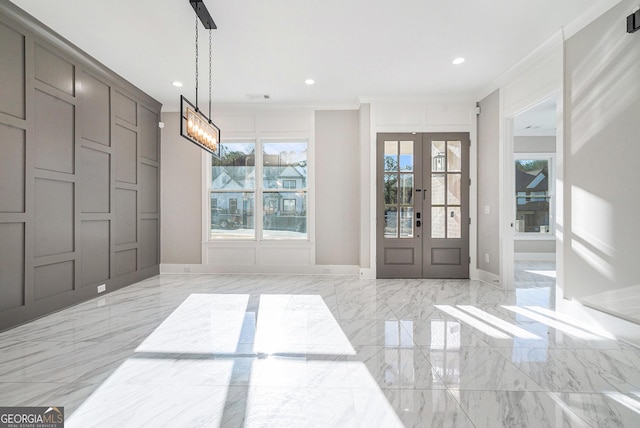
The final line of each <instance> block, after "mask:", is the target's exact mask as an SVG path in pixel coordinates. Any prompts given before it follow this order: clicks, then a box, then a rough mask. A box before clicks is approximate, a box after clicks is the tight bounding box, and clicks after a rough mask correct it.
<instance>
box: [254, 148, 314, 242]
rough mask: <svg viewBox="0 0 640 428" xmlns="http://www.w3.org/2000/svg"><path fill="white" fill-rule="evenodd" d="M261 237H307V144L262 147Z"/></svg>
mask: <svg viewBox="0 0 640 428" xmlns="http://www.w3.org/2000/svg"><path fill="white" fill-rule="evenodd" d="M262 199H263V204H262V206H263V207H264V209H263V213H262V237H263V238H264V239H306V238H307V143H306V142H296V143H290V142H263V144H262Z"/></svg>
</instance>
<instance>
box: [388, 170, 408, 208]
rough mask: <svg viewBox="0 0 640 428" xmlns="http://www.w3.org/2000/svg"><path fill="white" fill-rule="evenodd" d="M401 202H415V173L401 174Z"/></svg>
mask: <svg viewBox="0 0 640 428" xmlns="http://www.w3.org/2000/svg"><path fill="white" fill-rule="evenodd" d="M391 203H392V202H391ZM400 203H401V204H413V174H400Z"/></svg>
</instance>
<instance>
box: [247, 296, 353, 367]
mask: <svg viewBox="0 0 640 428" xmlns="http://www.w3.org/2000/svg"><path fill="white" fill-rule="evenodd" d="M254 350H255V352H256V353H258V354H303V355H313V354H315V355H353V354H354V353H355V351H354V349H353V346H352V345H351V343H350V342H349V340H348V339H347V337H346V336H345V334H344V332H343V331H342V329H341V328H340V325H339V324H338V322H337V321H336V319H335V318H334V316H333V314H332V313H331V311H329V309H328V307H327V305H326V304H325V302H324V300H323V299H322V298H321V297H320V296H319V295H302V296H300V295H261V296H260V308H259V312H258V322H257V328H256V337H255V347H254Z"/></svg>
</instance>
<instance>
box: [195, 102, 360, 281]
mask: <svg viewBox="0 0 640 428" xmlns="http://www.w3.org/2000/svg"><path fill="white" fill-rule="evenodd" d="M273 112H278V113H283V114H287V113H291V112H290V111H289V110H286V109H283V108H277V109H276V108H274V107H273V106H270V107H267V106H260V107H258V106H253V105H252V106H247V105H236V106H232V107H229V106H227V109H226V110H225V111H224V112H218V113H219V115H220V116H226V117H233V116H238V115H240V116H243V115H244V116H253V123H254V126H255V124H256V123H258V121H259V120H260V118H263V116H260V115H261V114H267V115H268V114H271V113H273ZM295 113H296V115H297V114H298V113H301V114H300V116H299V117H305V121H307V120H308V122H307V124H308V127H307V128H305V129H306V130H304V129H298V130H296V131H287V130H285V131H281V132H278V131H264V130H260V129H255V128H254V130H253V131H251V132H248V131H247V132H245V131H238V130H235V131H234V130H231V131H228V132H227V133H226V134H223V136H222V137H223V138H222V142H223V143H224V142H241V141H246V142H249V141H251V142H253V143H254V144H255V153H256V161H255V176H256V188H255V189H253V193H254V197H255V201H254V217H255V219H256V223H255V235H254V237H252V238H248V239H224V238H221V239H211V238H210V218H209V217H210V211H211V210H210V202H209V194H210V191H211V189H210V183H211V168H210V165H211V155H209V154H206V153H205V154H203V156H202V168H203V171H204V173H203V174H202V179H203V182H202V189H201V193H202V201H203V202H202V234H201V238H202V242H201V263H202V265H208V262H209V260H211V257H212V254H211V252H212V251H215V250H217V252H216V256H220V255H221V256H222V257H223V258H225V257H227V253H225V250H230V253H228V258H229V262H230V264H231V266H226V267H224V266H225V263H223V262H224V260H222V262H221V264H220V265H210V266H212V269H214V270H215V271H216V272H220V271H221V270H224V269H227V270H231V271H234V272H235V271H242V270H244V271H246V272H263V271H265V272H268V271H270V270H272V269H274V267H275V266H277V265H276V264H275V263H273V262H274V261H276V260H274V257H273V251H274V250H275V249H283V251H284V252H286V251H293V250H295V249H297V250H300V253H299V257H298V259H297V260H296V263H292V264H291V265H292V266H291V269H293V271H292V272H293V273H295V272H297V271H298V270H300V269H302V266H307V267H308V266H314V265H315V259H316V247H315V171H316V169H315V111H314V110H308V111H302V112H300V111H296V112H295ZM294 117H295V115H294ZM295 125H296V126H297V125H299V123H298V122H295ZM305 126H306V125H305ZM294 128H295V126H294ZM292 129H293V128H292ZM265 142H283V143H286V142H305V143H307V186H306V189H305V192H306V195H307V237H306V238H305V239H277V240H276V239H264V238H262V223H261V221H258V220H259V219H262V210H263V207H262V196H263V190H264V189H263V187H262V182H261V180H259V179H258V177H262V160H261V159H262V147H263V144H264V143H265ZM298 190H299V189H298ZM250 250H252V253H251V254H252V259H251V261H250V262H249V263H246V264H245V261H244V259H242V257H241V255H242V254H249V252H250ZM243 251H244V253H243ZM283 254H284V253H283ZM216 258H217V257H216ZM265 261H266V262H265ZM268 261H270V262H271V263H268ZM263 262H265V263H266V264H264V265H263ZM286 262H287V259H286V256H283V260H282V263H283V264H284V263H286ZM285 273H286V272H285ZM356 274H357V272H356Z"/></svg>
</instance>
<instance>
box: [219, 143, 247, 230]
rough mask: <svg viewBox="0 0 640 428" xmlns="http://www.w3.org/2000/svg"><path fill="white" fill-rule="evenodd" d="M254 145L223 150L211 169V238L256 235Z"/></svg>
mask: <svg viewBox="0 0 640 428" xmlns="http://www.w3.org/2000/svg"><path fill="white" fill-rule="evenodd" d="M255 148H256V146H255V143H254V142H253V141H249V142H232V143H224V144H222V147H221V156H220V159H215V158H213V162H212V166H211V191H210V198H211V218H210V221H211V235H210V236H211V238H250V239H253V237H254V236H255V214H254V212H255V209H254V207H255V193H256V185H255V180H256V174H255V151H256V150H255Z"/></svg>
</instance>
